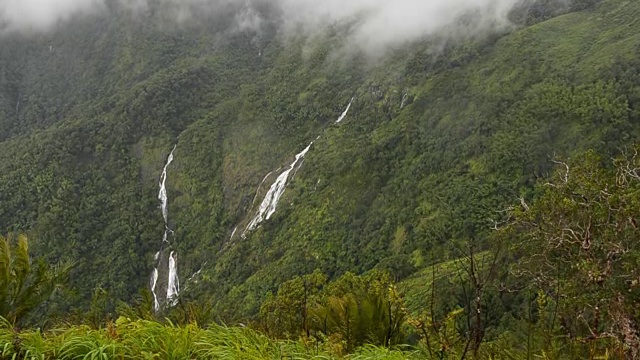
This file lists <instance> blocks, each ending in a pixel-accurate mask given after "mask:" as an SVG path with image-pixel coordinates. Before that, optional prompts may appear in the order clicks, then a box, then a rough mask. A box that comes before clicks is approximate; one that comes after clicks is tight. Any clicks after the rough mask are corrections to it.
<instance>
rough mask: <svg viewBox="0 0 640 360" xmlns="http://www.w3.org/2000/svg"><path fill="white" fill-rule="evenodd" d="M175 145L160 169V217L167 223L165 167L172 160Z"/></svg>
mask: <svg viewBox="0 0 640 360" xmlns="http://www.w3.org/2000/svg"><path fill="white" fill-rule="evenodd" d="M177 146H178V145H175V146H174V147H173V150H171V153H169V157H168V158H167V163H166V164H165V165H164V168H163V169H162V175H160V184H159V185H160V192H159V193H158V200H160V208H161V209H162V217H163V218H164V224H165V226H166V225H167V218H168V216H169V211H168V210H167V187H166V183H167V168H168V167H169V165H170V164H171V163H172V162H173V152H174V151H176V147H177Z"/></svg>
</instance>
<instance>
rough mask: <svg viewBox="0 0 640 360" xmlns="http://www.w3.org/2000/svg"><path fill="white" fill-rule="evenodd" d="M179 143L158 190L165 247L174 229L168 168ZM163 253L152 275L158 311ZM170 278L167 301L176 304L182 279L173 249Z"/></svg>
mask: <svg viewBox="0 0 640 360" xmlns="http://www.w3.org/2000/svg"><path fill="white" fill-rule="evenodd" d="M176 147H177V145H175V146H174V147H173V150H171V153H169V157H168V158H167V162H166V164H165V165H164V168H163V169H162V175H160V183H159V187H160V191H159V192H158V200H160V209H161V210H162V218H163V219H164V234H163V235H162V246H163V247H164V246H165V244H166V243H169V233H172V232H173V231H172V230H171V229H170V228H169V210H168V207H167V204H168V197H167V187H166V183H167V169H168V167H169V165H170V164H171V163H172V162H173V153H174V151H176ZM162 253H163V251H162V250H161V251H159V252H157V253H156V255H155V261H157V262H158V263H157V265H156V267H155V268H154V269H153V273H152V275H151V284H150V285H151V292H152V293H153V300H154V309H155V310H156V311H159V310H160V301H159V300H158V293H157V290H156V287H157V285H158V277H159V272H158V268H159V267H160V263H162V261H163V260H162V259H161V257H162ZM168 263H169V264H168V279H167V297H166V301H167V302H168V303H169V304H171V305H172V306H173V305H175V303H176V301H177V297H178V293H179V292H180V280H179V278H178V262H177V255H176V253H175V252H173V251H171V253H170V254H169V259H168Z"/></svg>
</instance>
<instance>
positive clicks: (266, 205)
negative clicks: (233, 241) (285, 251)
mask: <svg viewBox="0 0 640 360" xmlns="http://www.w3.org/2000/svg"><path fill="white" fill-rule="evenodd" d="M354 99H355V98H351V101H350V102H349V105H347V108H346V109H345V110H344V112H343V113H342V114H341V115H340V117H339V118H338V120H336V122H335V123H336V124H339V123H340V122H341V121H342V120H344V118H345V117H346V116H347V114H348V113H349V109H350V108H351V104H352V103H353V100H354ZM319 138H320V136H318V137H317V138H316V140H318V139H319ZM314 142H315V140H314V141H312V142H311V143H310V144H309V145H308V146H307V147H306V148H304V150H302V151H301V152H300V153H298V154H297V155H296V158H295V160H294V161H293V163H291V165H289V167H288V168H287V169H286V170H285V171H284V172H282V173H281V174H280V176H278V178H277V179H276V181H275V182H274V183H273V185H271V187H270V188H269V191H268V192H267V194H266V195H265V197H264V199H263V200H262V203H260V207H259V208H258V212H257V213H256V215H255V216H254V217H253V219H251V221H250V222H249V225H247V227H246V228H245V230H244V231H243V232H242V238H243V239H244V238H246V234H247V232H249V231H253V230H255V229H256V228H257V227H258V226H259V225H260V223H262V222H263V221H265V220H269V218H271V215H273V213H275V212H276V208H277V207H278V202H279V201H280V198H281V197H282V194H284V190H285V188H286V186H287V180H288V178H289V174H291V171H293V170H294V169H295V170H296V171H297V170H298V169H297V168H296V165H298V163H300V162H301V161H304V156H305V155H306V154H307V152H308V151H309V149H311V145H313V143H314ZM300 166H301V164H300ZM300 166H298V168H299V167H300ZM276 171H277V170H276ZM271 174H272V172H270V173H269V174H267V176H265V177H264V179H263V180H262V182H261V183H260V185H259V186H258V190H257V191H256V197H257V196H258V192H259V191H260V187H261V186H262V184H263V183H264V182H265V180H267V178H268V177H269V176H270V175H271ZM254 202H255V198H254ZM249 211H250V212H251V210H249ZM233 234H235V230H234V232H233ZM233 234H232V235H231V237H233Z"/></svg>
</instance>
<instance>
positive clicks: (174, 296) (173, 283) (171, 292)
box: [167, 251, 180, 306]
mask: <svg viewBox="0 0 640 360" xmlns="http://www.w3.org/2000/svg"><path fill="white" fill-rule="evenodd" d="M179 292H180V279H178V262H177V260H176V254H175V252H173V251H172V252H171V253H170V254H169V284H168V285H167V302H168V303H169V304H171V306H174V305H175V304H176V303H177V302H178V293H179Z"/></svg>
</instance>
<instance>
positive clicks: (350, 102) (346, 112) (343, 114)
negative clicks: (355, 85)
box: [336, 97, 355, 124]
mask: <svg viewBox="0 0 640 360" xmlns="http://www.w3.org/2000/svg"><path fill="white" fill-rule="evenodd" d="M353 99H355V97H352V98H351V101H349V105H347V108H346V109H345V110H344V112H343V113H342V115H340V117H339V118H338V120H336V124H339V123H340V122H341V121H342V120H344V118H346V117H347V114H348V113H349V109H351V104H353Z"/></svg>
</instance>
